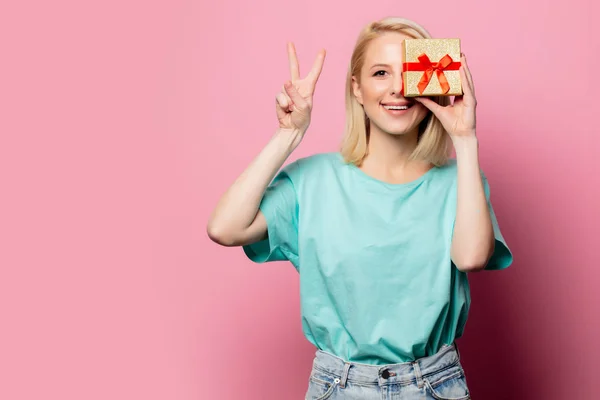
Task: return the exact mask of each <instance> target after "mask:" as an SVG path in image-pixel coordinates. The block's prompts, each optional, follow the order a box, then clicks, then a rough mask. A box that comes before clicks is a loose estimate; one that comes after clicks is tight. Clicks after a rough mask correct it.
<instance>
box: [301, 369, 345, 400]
mask: <svg viewBox="0 0 600 400" xmlns="http://www.w3.org/2000/svg"><path fill="white" fill-rule="evenodd" d="M339 383H340V378H339V377H337V376H333V375H331V374H327V373H324V372H321V371H317V370H314V369H313V371H312V372H311V373H310V378H309V379H308V391H307V392H306V400H326V399H328V398H330V397H331V395H332V394H333V392H334V391H335V389H336V388H337V386H338V385H339Z"/></svg>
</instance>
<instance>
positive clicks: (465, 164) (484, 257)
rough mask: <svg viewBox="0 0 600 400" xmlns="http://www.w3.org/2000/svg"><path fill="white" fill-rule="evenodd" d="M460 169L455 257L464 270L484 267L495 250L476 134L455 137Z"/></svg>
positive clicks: (453, 246)
mask: <svg viewBox="0 0 600 400" xmlns="http://www.w3.org/2000/svg"><path fill="white" fill-rule="evenodd" d="M454 148H455V150H456V159H457V169H458V177H457V179H458V188H457V190H458V193H457V206H456V221H455V224H454V234H453V239H452V249H451V252H452V260H453V262H454V264H455V265H456V266H457V268H458V269H460V270H461V271H465V272H472V271H477V270H481V269H483V268H484V267H485V265H486V264H487V262H488V260H489V258H490V256H491V254H492V252H493V250H494V231H493V227H492V221H491V217H490V212H489V208H488V204H487V200H486V196H485V190H484V186H483V182H482V179H481V172H480V167H479V150H478V142H477V138H476V137H475V136H473V137H467V138H458V139H455V140H454Z"/></svg>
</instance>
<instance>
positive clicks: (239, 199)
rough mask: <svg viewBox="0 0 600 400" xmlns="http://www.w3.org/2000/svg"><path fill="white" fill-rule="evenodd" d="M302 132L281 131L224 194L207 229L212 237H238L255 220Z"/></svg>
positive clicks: (277, 132)
mask: <svg viewBox="0 0 600 400" xmlns="http://www.w3.org/2000/svg"><path fill="white" fill-rule="evenodd" d="M299 137H301V133H300V132H295V131H289V130H288V131H284V130H278V131H276V133H275V134H274V135H273V137H272V138H271V140H270V141H269V142H268V143H267V145H266V146H265V147H264V148H263V149H262V150H261V152H260V153H259V154H258V155H257V156H256V158H254V160H253V161H252V162H251V163H250V165H249V166H248V167H247V168H246V169H245V170H244V171H243V172H242V174H241V175H240V176H239V177H238V178H237V179H236V180H235V181H234V183H233V184H232V185H231V186H230V187H229V188H228V189H227V191H226V192H225V193H224V194H223V195H222V196H221V198H220V199H219V202H218V203H217V206H216V207H215V210H214V211H213V213H212V214H211V217H210V219H209V222H208V226H207V230H208V232H209V235H211V236H212V237H224V238H228V237H235V236H239V234H240V233H241V232H243V231H244V230H246V229H247V228H248V227H249V226H250V225H251V224H252V222H253V221H254V219H255V217H256V214H257V212H258V208H259V205H260V202H261V200H262V197H263V195H264V192H265V190H266V188H267V187H268V185H269V183H270V182H271V181H272V179H273V177H274V176H275V174H277V172H278V171H279V169H280V168H281V167H282V165H283V163H284V162H285V160H286V159H287V158H288V157H289V155H290V154H291V153H292V151H293V150H294V148H295V147H296V146H297V143H298V138H299Z"/></svg>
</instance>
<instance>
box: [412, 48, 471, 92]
mask: <svg viewBox="0 0 600 400" xmlns="http://www.w3.org/2000/svg"><path fill="white" fill-rule="evenodd" d="M418 59H419V62H410V63H404V71H424V73H423V76H422V77H421V80H420V81H419V84H418V85H417V87H418V89H419V93H420V94H423V92H424V91H425V88H427V85H429V82H430V81H431V77H432V76H433V72H434V71H435V73H436V75H437V78H438V81H439V82H440V86H441V87H442V93H444V94H445V93H448V91H449V90H450V85H449V84H448V79H447V78H446V75H445V74H444V71H458V69H459V68H460V62H456V61H453V60H452V57H450V56H449V55H448V54H446V55H445V56H444V57H442V58H441V60H440V61H439V62H436V63H432V62H431V60H430V59H429V57H428V56H427V54H425V53H423V54H421V55H420V56H419V57H418Z"/></svg>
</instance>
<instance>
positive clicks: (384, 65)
mask: <svg viewBox="0 0 600 400" xmlns="http://www.w3.org/2000/svg"><path fill="white" fill-rule="evenodd" d="M375 67H384V68H390V66H389V65H388V64H374V65H371V67H370V68H369V69H372V68H375Z"/></svg>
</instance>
